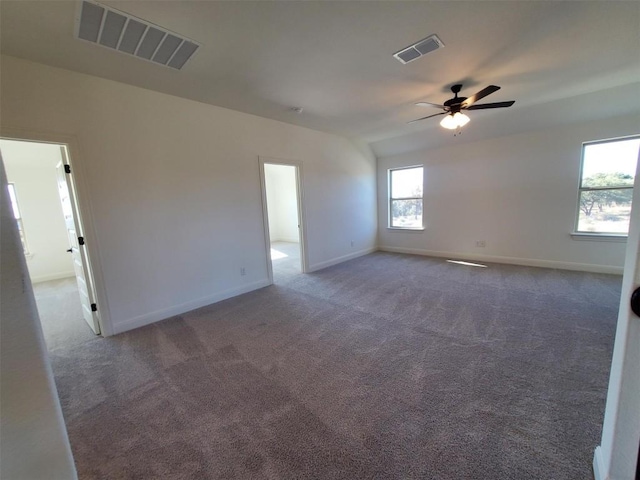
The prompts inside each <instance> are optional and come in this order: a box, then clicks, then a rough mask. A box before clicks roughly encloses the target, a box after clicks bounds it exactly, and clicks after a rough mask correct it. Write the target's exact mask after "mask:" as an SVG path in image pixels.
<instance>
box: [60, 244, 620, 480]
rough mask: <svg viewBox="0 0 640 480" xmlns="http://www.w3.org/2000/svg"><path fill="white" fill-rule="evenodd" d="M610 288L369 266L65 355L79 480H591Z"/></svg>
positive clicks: (415, 264)
mask: <svg viewBox="0 0 640 480" xmlns="http://www.w3.org/2000/svg"><path fill="white" fill-rule="evenodd" d="M620 286H621V278H620V277H617V276H610V275H598V274H588V273H578V272H569V271H561V270H550V269H537V268H526V267H517V266H508V265H488V268H477V267H471V266H463V265H456V264H451V263H447V262H446V261H445V260H443V259H436V258H427V257H417V256H409V255H400V254H390V253H381V252H379V253H375V254H371V255H368V256H365V257H361V258H358V259H356V260H352V261H350V262H347V263H344V264H341V265H337V266H334V267H331V268H328V269H325V270H322V271H320V272H316V273H313V274H308V275H292V276H290V277H288V279H286V280H285V281H283V282H281V283H280V284H279V285H275V286H271V287H267V288H264V289H261V290H259V291H255V292H251V293H249V294H246V295H242V296H240V297H236V298H233V299H230V300H226V301H224V302H220V303H218V304H216V305H212V306H209V307H205V308H202V309H199V310H196V311H193V312H189V313H188V314H185V315H182V316H179V317H176V318H173V319H170V320H166V321H163V322H160V323H157V324H154V325H150V326H148V327H145V328H141V329H138V330H136V331H133V332H129V333H126V334H122V335H119V336H116V337H112V338H107V339H102V338H90V339H88V340H87V341H85V342H82V343H80V344H75V345H70V346H69V347H67V348H64V347H59V348H57V349H55V350H54V351H52V362H53V368H54V372H55V376H56V381H57V385H58V389H59V393H60V396H61V400H62V405H63V411H64V414H65V418H66V422H67V426H68V430H69V435H70V439H71V445H72V448H73V453H74V456H75V460H76V464H77V467H78V472H79V474H80V478H81V479H94V478H95V479H106V478H109V479H145V478H170V479H193V478H202V479H206V478H211V479H312V478H315V479H438V480H445V479H492V480H495V479H558V480H560V479H576V480H577V479H580V480H583V479H588V478H591V458H592V454H593V449H594V447H595V446H596V445H597V444H598V442H599V437H600V431H601V421H602V418H603V413H604V404H605V395H606V389H607V382H608V372H609V364H610V358H611V353H612V346H613V336H614V330H615V321H616V315H617V313H616V312H617V308H618V302H619V296H620Z"/></svg>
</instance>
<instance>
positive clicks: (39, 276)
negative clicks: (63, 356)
mask: <svg viewBox="0 0 640 480" xmlns="http://www.w3.org/2000/svg"><path fill="white" fill-rule="evenodd" d="M0 150H1V151H2V158H3V162H4V166H5V170H6V173H7V179H8V184H9V195H10V200H11V203H12V208H13V213H14V217H15V219H16V222H17V224H18V230H19V232H20V237H21V240H22V247H23V251H24V254H25V258H26V264H27V268H28V270H29V277H30V279H31V282H32V285H33V291H34V295H35V298H36V304H37V307H38V313H39V316H40V320H41V323H42V329H43V333H44V337H45V342H46V343H47V347H48V348H49V349H50V350H53V349H56V348H58V347H61V346H63V345H68V344H69V343H74V344H75V343H77V342H82V341H85V340H88V339H90V338H92V337H94V336H95V335H98V334H100V333H101V329H100V321H99V317H98V313H97V303H96V300H95V298H96V295H95V290H94V283H93V278H92V276H91V267H90V261H89V253H88V251H87V249H86V248H85V239H84V236H83V233H82V231H83V230H82V227H81V226H82V221H81V218H80V210H79V208H78V201H77V197H76V187H75V184H74V178H73V175H72V172H73V169H72V168H71V163H70V158H69V149H68V147H67V145H65V144H57V143H48V142H38V141H27V140H18V139H6V138H0Z"/></svg>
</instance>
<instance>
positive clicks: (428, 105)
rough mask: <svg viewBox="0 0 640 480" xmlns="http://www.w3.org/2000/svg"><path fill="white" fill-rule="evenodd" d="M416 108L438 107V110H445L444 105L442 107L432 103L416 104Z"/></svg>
mask: <svg viewBox="0 0 640 480" xmlns="http://www.w3.org/2000/svg"><path fill="white" fill-rule="evenodd" d="M416 106H418V107H438V108H444V105H440V104H437V103H431V102H418V103H416Z"/></svg>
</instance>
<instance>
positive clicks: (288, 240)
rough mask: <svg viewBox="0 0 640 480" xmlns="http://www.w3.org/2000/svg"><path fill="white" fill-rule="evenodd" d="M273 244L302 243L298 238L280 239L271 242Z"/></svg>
mask: <svg viewBox="0 0 640 480" xmlns="http://www.w3.org/2000/svg"><path fill="white" fill-rule="evenodd" d="M271 241H272V242H287V243H300V239H299V238H298V237H279V238H278V239H276V240H271Z"/></svg>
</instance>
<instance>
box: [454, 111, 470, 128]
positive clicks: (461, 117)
mask: <svg viewBox="0 0 640 480" xmlns="http://www.w3.org/2000/svg"><path fill="white" fill-rule="evenodd" d="M453 119H454V120H455V121H456V123H457V126H458V127H464V126H465V125H466V124H467V123H469V120H470V118H469V117H468V116H466V115H465V114H464V113H460V112H456V114H455V115H454V116H453Z"/></svg>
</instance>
